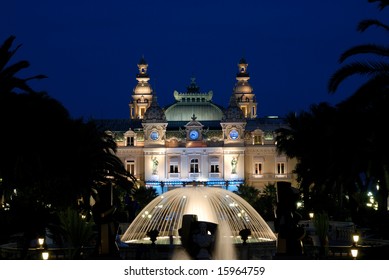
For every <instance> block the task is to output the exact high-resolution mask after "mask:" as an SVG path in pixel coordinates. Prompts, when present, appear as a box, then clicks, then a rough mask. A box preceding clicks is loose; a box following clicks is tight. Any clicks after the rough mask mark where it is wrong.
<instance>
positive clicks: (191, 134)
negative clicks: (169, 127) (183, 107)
mask: <svg viewBox="0 0 389 280" xmlns="http://www.w3.org/2000/svg"><path fill="white" fill-rule="evenodd" d="M189 138H190V139H192V140H196V139H197V138H199V132H198V131H197V130H191V131H190V132H189Z"/></svg>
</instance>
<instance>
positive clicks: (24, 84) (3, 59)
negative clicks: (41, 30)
mask: <svg viewBox="0 0 389 280" xmlns="http://www.w3.org/2000/svg"><path fill="white" fill-rule="evenodd" d="M14 40H15V36H9V37H8V38H7V39H6V40H5V41H4V43H3V44H2V45H1V46H0V96H1V95H4V94H9V93H13V92H14V90H15V89H18V90H21V91H23V92H30V93H31V92H35V91H34V90H33V89H32V88H31V87H30V86H29V85H28V82H29V81H30V80H34V79H44V78H46V76H44V75H35V76H31V77H27V78H19V77H16V74H17V73H18V72H20V71H21V70H23V69H26V68H28V67H29V66H30V63H29V62H28V61H26V60H22V61H19V62H16V63H14V64H12V65H8V64H9V62H10V60H11V58H12V57H13V56H14V55H15V53H16V51H17V50H18V49H19V48H20V47H21V46H22V45H21V44H19V45H17V46H16V47H15V48H14V49H11V47H12V44H13V42H14Z"/></svg>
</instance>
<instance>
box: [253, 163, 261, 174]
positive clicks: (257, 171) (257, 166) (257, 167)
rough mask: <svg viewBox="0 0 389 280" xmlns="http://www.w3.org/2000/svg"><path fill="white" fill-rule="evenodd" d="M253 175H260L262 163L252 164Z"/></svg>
mask: <svg viewBox="0 0 389 280" xmlns="http://www.w3.org/2000/svg"><path fill="white" fill-rule="evenodd" d="M254 174H255V175H262V163H259V162H256V163H255V164H254Z"/></svg>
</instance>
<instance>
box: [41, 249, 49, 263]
mask: <svg viewBox="0 0 389 280" xmlns="http://www.w3.org/2000/svg"><path fill="white" fill-rule="evenodd" d="M48 259H49V251H46V250H45V251H43V252H42V260H45V261H46V260H48Z"/></svg>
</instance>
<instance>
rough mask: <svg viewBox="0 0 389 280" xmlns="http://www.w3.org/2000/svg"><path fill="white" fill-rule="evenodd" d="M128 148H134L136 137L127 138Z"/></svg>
mask: <svg viewBox="0 0 389 280" xmlns="http://www.w3.org/2000/svg"><path fill="white" fill-rule="evenodd" d="M126 144H127V146H134V137H133V136H131V137H127V143H126Z"/></svg>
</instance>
